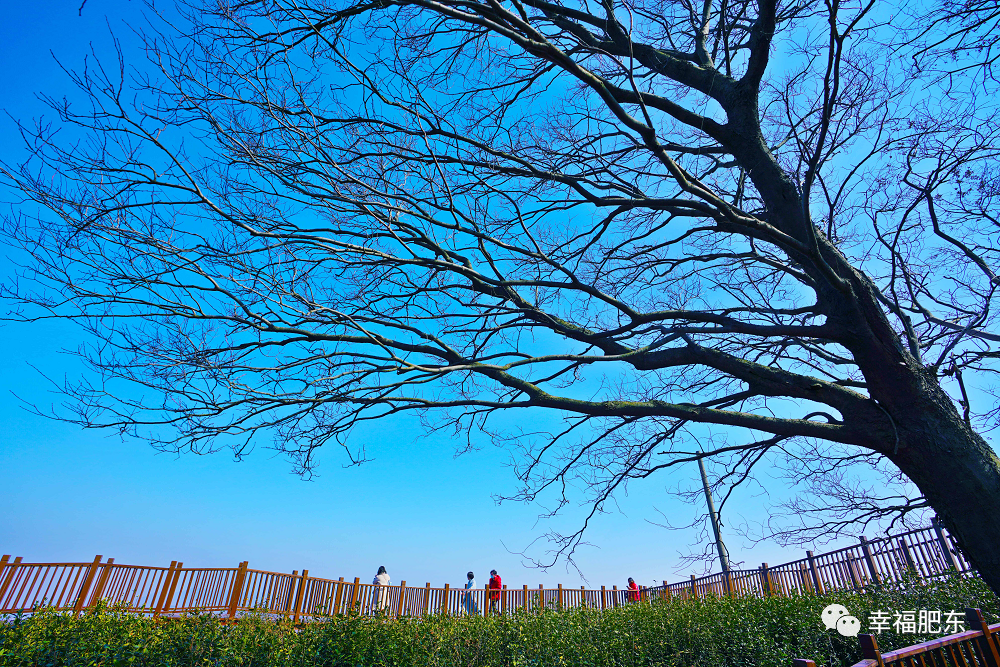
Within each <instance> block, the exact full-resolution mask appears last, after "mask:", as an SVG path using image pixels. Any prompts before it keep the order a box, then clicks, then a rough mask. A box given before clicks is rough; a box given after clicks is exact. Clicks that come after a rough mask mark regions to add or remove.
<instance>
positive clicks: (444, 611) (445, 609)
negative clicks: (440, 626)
mask: <svg viewBox="0 0 1000 667" xmlns="http://www.w3.org/2000/svg"><path fill="white" fill-rule="evenodd" d="M450 588H451V584H445V585H444V598H443V599H442V600H441V613H442V614H444V615H445V616H447V615H448V593H449V589H450Z"/></svg>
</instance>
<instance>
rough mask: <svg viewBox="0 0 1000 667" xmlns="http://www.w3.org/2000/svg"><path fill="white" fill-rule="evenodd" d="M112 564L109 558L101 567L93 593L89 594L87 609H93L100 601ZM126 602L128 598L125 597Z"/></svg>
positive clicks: (112, 559)
mask: <svg viewBox="0 0 1000 667" xmlns="http://www.w3.org/2000/svg"><path fill="white" fill-rule="evenodd" d="M114 564H115V559H114V558H109V559H108V562H107V563H104V564H103V565H101V576H99V577H98V578H97V585H96V586H94V592H93V593H91V594H90V602H89V603H87V607H93V606H94V605H95V604H97V603H98V602H100V601H101V596H102V595H104V587H105V586H107V585H108V579H109V578H110V577H111V568H112V567H113V566H114ZM127 600H128V596H126V601H127Z"/></svg>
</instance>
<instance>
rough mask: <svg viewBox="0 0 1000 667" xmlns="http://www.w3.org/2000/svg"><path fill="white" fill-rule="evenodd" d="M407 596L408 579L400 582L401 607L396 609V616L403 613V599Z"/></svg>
mask: <svg viewBox="0 0 1000 667" xmlns="http://www.w3.org/2000/svg"><path fill="white" fill-rule="evenodd" d="M405 596H406V579H403V581H401V582H400V583H399V607H398V609H397V610H396V618H399V617H400V616H402V615H403V599H404V597H405Z"/></svg>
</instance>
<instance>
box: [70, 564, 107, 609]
mask: <svg viewBox="0 0 1000 667" xmlns="http://www.w3.org/2000/svg"><path fill="white" fill-rule="evenodd" d="M101 558H103V556H95V557H94V562H93V563H91V565H90V567H89V568H87V574H86V576H84V578H83V583H82V584H81V585H80V593H79V594H78V595H77V598H76V604H74V605H73V615H74V616H79V615H80V612H81V611H82V610H83V604H84V600H85V599H86V598H87V593H89V592H90V585H91V584H92V583H93V581H94V575H96V574H97V570H98V568H100V567H101Z"/></svg>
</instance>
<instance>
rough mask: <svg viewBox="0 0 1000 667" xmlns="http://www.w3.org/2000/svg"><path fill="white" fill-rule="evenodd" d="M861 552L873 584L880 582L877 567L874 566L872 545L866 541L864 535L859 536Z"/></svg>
mask: <svg viewBox="0 0 1000 667" xmlns="http://www.w3.org/2000/svg"><path fill="white" fill-rule="evenodd" d="M861 552H862V553H863V554H864V555H865V562H866V563H868V572H870V573H871V575H872V583H873V584H876V585H878V584H881V583H882V577H880V576H879V573H878V569H877V568H876V567H875V557H874V556H873V555H872V545H871V544H870V543H869V542H868V538H867V537H865V536H864V535H862V536H861Z"/></svg>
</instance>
